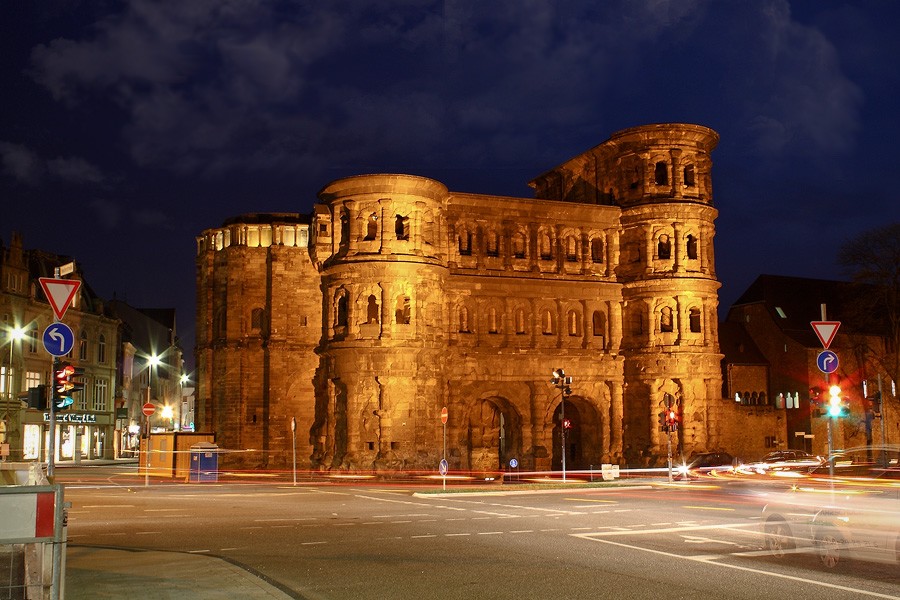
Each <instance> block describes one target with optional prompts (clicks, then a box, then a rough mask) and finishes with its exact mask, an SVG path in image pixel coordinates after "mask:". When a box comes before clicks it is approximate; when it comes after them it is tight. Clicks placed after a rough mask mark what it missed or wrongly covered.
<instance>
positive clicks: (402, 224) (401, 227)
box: [394, 215, 409, 240]
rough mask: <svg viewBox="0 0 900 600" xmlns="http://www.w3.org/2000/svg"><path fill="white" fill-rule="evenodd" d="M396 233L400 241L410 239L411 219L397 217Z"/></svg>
mask: <svg viewBox="0 0 900 600" xmlns="http://www.w3.org/2000/svg"><path fill="white" fill-rule="evenodd" d="M394 231H395V233H396V234H397V239H398V240H408V239H409V217H404V216H403V215H397V222H396V223H395V224H394Z"/></svg>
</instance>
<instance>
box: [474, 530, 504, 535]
mask: <svg viewBox="0 0 900 600" xmlns="http://www.w3.org/2000/svg"><path fill="white" fill-rule="evenodd" d="M478 535H503V532H502V531H479V532H478Z"/></svg>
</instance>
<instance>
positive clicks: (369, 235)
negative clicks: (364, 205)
mask: <svg viewBox="0 0 900 600" xmlns="http://www.w3.org/2000/svg"><path fill="white" fill-rule="evenodd" d="M376 237H378V215H376V214H375V213H372V214H371V215H369V220H368V221H366V237H365V239H366V240H369V241H371V240H374V239H375V238H376Z"/></svg>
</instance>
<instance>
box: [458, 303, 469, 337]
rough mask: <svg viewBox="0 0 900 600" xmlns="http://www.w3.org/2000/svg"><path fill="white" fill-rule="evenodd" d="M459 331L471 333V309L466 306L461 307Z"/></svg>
mask: <svg viewBox="0 0 900 600" xmlns="http://www.w3.org/2000/svg"><path fill="white" fill-rule="evenodd" d="M459 332H460V333H469V309H468V308H466V307H465V306H462V307H460V309H459Z"/></svg>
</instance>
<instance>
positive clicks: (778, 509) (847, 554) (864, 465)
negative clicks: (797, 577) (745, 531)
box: [763, 446, 900, 568]
mask: <svg viewBox="0 0 900 600" xmlns="http://www.w3.org/2000/svg"><path fill="white" fill-rule="evenodd" d="M763 533H764V535H765V546H766V548H767V549H768V550H769V552H770V553H771V554H772V555H773V556H776V557H779V558H782V557H784V556H786V555H788V554H792V553H796V552H804V551H809V552H813V553H815V554H816V555H817V556H818V557H819V560H820V561H821V563H822V564H823V565H824V566H825V567H828V568H834V567H836V566H838V565H840V564H843V563H844V562H846V561H847V559H851V558H853V559H860V560H867V561H877V562H889V563H896V562H897V561H898V560H900V446H881V447H877V448H872V447H863V448H855V449H851V450H846V451H842V452H838V453H835V454H834V455H832V456H831V457H829V458H828V460H827V461H825V462H824V463H823V464H821V465H819V466H817V467H816V468H814V469H813V470H812V471H811V472H810V473H809V475H808V476H806V477H804V478H803V479H801V480H794V481H793V482H792V484H791V485H790V486H789V487H786V488H783V489H782V490H780V491H773V492H772V493H770V494H769V502H768V503H767V505H766V506H765V507H764V508H763Z"/></svg>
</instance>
